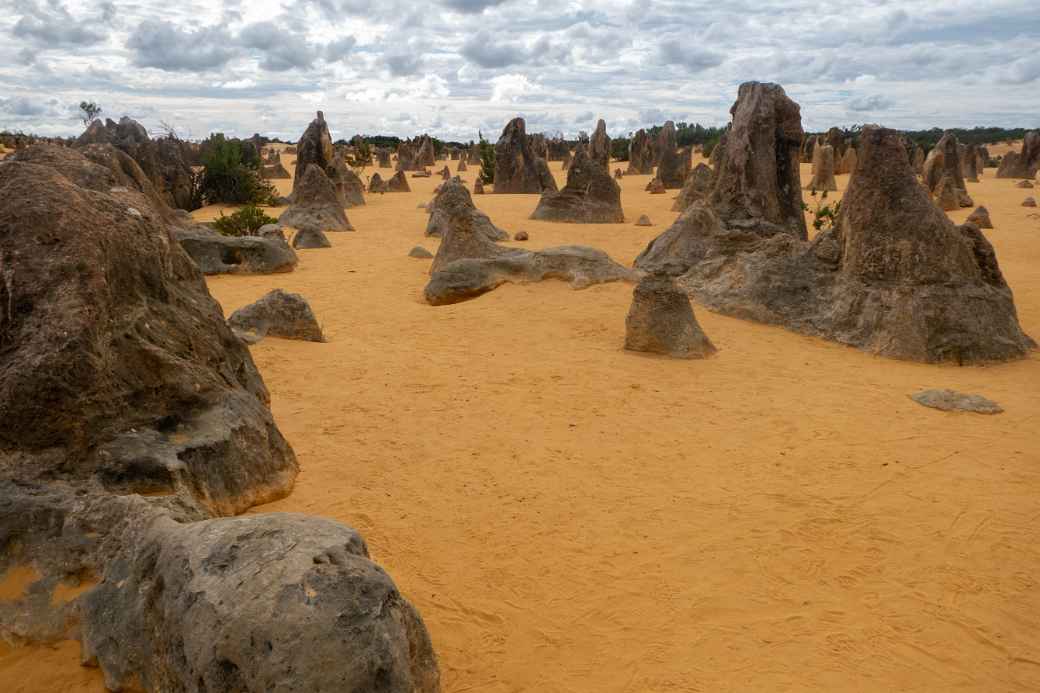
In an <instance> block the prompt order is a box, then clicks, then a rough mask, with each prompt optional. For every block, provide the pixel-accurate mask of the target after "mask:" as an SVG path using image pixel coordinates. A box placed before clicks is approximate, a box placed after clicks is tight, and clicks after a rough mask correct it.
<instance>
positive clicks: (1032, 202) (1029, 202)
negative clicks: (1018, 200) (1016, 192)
mask: <svg viewBox="0 0 1040 693" xmlns="http://www.w3.org/2000/svg"><path fill="white" fill-rule="evenodd" d="M1022 206H1023V207H1036V198H1033V197H1027V198H1026V199H1024V200H1022Z"/></svg>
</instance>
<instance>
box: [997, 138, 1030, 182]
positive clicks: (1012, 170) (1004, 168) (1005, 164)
mask: <svg viewBox="0 0 1040 693" xmlns="http://www.w3.org/2000/svg"><path fill="white" fill-rule="evenodd" d="M1038 171H1040V131H1036V130H1033V131H1030V132H1027V133H1026V136H1025V138H1024V139H1023V140H1022V151H1021V152H1008V153H1007V154H1005V155H1004V158H1003V159H1001V160H1000V166H998V167H997V178H1036V174H1037V172H1038Z"/></svg>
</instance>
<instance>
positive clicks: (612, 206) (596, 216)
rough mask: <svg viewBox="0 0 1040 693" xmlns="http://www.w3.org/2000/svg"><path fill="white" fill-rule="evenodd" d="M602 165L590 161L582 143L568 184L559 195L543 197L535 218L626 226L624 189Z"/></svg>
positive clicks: (548, 194) (534, 215)
mask: <svg viewBox="0 0 1040 693" xmlns="http://www.w3.org/2000/svg"><path fill="white" fill-rule="evenodd" d="M602 122H603V121H600V123H602ZM602 163H603V162H602V161H595V160H593V159H592V158H590V156H589V155H588V153H587V152H586V149H585V145H583V144H581V143H579V144H578V150H577V152H575V154H574V160H573V161H572V162H571V167H570V168H569V169H568V170H567V184H566V185H565V186H564V187H563V190H560V191H559V192H554V191H549V192H545V193H542V197H541V199H540V200H539V201H538V206H537V207H536V208H535V210H534V212H532V213H531V218H532V219H539V220H541V221H562V222H571V223H577V224H620V223H622V222H624V221H625V214H624V212H623V211H622V209H621V186H619V185H618V184H617V182H616V181H615V180H614V179H613V178H611V176H610V173H608V172H607V169H606V168H605V167H604V166H603V165H602Z"/></svg>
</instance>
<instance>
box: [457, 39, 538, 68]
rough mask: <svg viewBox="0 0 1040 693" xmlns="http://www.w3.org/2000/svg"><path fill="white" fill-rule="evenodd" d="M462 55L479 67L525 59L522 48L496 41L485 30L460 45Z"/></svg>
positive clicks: (493, 66)
mask: <svg viewBox="0 0 1040 693" xmlns="http://www.w3.org/2000/svg"><path fill="white" fill-rule="evenodd" d="M462 55H463V57H465V58H466V59H467V60H469V61H470V62H473V63H475V64H477V65H479V66H480V67H487V68H496V67H507V66H509V65H515V64H517V63H522V62H524V61H525V60H526V59H527V55H526V53H525V51H524V48H523V47H522V46H520V45H519V44H517V43H514V42H509V41H496V40H495V39H494V38H492V37H491V36H490V35H489V34H487V33H486V32H480V33H478V34H476V35H475V36H472V37H471V38H470V39H469V40H467V41H466V43H464V44H463V46H462Z"/></svg>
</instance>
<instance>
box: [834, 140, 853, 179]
mask: <svg viewBox="0 0 1040 693" xmlns="http://www.w3.org/2000/svg"><path fill="white" fill-rule="evenodd" d="M857 162H858V157H857V156H856V148H855V147H848V148H847V149H846V150H845V155H844V156H842V157H841V163H839V164H838V170H837V173H839V174H842V175H851V174H852V172H853V171H855V170H856V163H857Z"/></svg>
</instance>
